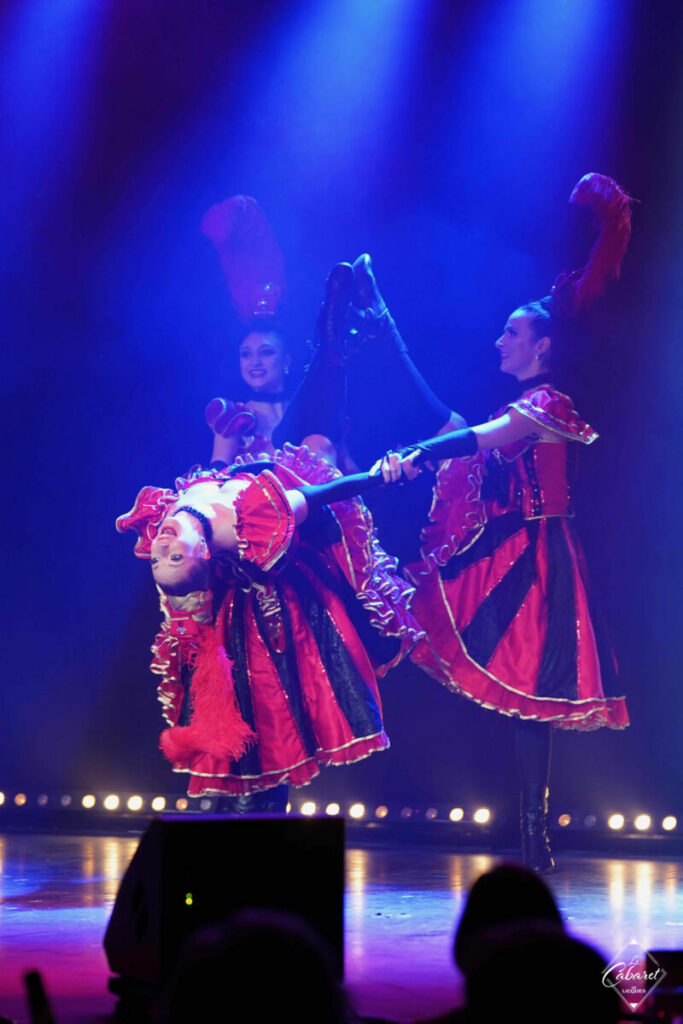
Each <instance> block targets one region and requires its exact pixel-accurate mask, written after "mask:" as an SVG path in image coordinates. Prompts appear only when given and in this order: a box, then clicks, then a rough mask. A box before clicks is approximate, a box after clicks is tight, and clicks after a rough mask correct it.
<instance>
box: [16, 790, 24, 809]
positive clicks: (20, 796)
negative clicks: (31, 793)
mask: <svg viewBox="0 0 683 1024" xmlns="http://www.w3.org/2000/svg"><path fill="white" fill-rule="evenodd" d="M14 802H15V804H16V805H17V807H23V806H24V804H25V803H26V793H17V795H16V796H15V798H14Z"/></svg>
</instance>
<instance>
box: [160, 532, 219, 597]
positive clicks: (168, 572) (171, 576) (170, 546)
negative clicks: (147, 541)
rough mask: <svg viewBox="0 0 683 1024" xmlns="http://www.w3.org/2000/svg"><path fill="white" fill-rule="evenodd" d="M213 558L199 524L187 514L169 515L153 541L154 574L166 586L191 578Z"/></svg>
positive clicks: (187, 580)
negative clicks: (196, 524) (194, 522)
mask: <svg viewBox="0 0 683 1024" xmlns="http://www.w3.org/2000/svg"><path fill="white" fill-rule="evenodd" d="M209 558H210V554H209V548H208V545H207V543H206V540H205V539H204V537H203V535H202V533H201V531H200V529H199V527H198V526H197V527H195V526H194V524H193V523H192V522H191V521H188V519H187V518H186V517H185V516H177V517H176V516H167V517H166V519H164V521H163V523H162V524H161V529H160V530H159V533H158V534H157V536H156V537H155V539H154V540H153V541H152V546H151V559H150V563H151V566H152V576H153V577H154V580H155V582H156V583H158V584H159V586H160V587H161V588H162V590H164V589H166V588H167V587H177V586H179V585H180V586H182V584H183V583H185V582H189V581H190V580H191V579H192V578H193V577H194V576H195V575H196V573H197V571H198V570H199V569H200V567H201V566H202V564H205V563H206V562H207V561H208V559H209Z"/></svg>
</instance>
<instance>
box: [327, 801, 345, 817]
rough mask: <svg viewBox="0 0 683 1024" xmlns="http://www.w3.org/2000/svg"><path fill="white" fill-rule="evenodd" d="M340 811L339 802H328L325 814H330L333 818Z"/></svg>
mask: <svg viewBox="0 0 683 1024" xmlns="http://www.w3.org/2000/svg"><path fill="white" fill-rule="evenodd" d="M340 811H341V807H340V806H339V804H328V805H327V807H326V808H325V814H329V816H330V817H331V818H334V817H335V815H337V814H339V812H340Z"/></svg>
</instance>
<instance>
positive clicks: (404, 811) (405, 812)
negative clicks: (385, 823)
mask: <svg viewBox="0 0 683 1024" xmlns="http://www.w3.org/2000/svg"><path fill="white" fill-rule="evenodd" d="M412 816H413V808H412V807H402V808H401V817H402V818H405V820H406V821H407V820H408V818H412Z"/></svg>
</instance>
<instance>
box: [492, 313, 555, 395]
mask: <svg viewBox="0 0 683 1024" xmlns="http://www.w3.org/2000/svg"><path fill="white" fill-rule="evenodd" d="M496 348H497V349H498V351H499V352H500V368H501V370H502V372H503V373H509V374H512V376H513V377H516V378H517V380H526V379H527V378H528V377H535V376H536V375H537V374H538V373H541V371H542V370H543V367H544V360H543V357H544V355H545V353H546V352H547V351H548V349H549V348H550V338H548V337H544V338H537V337H536V333H535V331H534V327H533V319H532V317H531V316H530V314H529V313H525V312H524V311H523V310H521V309H516V310H515V311H514V313H512V314H511V315H510V316H509V317H508V321H507V323H506V324H505V327H504V328H503V333H502V334H501V336H500V338H498V341H497V342H496Z"/></svg>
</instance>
